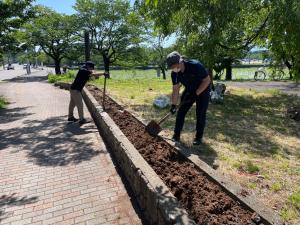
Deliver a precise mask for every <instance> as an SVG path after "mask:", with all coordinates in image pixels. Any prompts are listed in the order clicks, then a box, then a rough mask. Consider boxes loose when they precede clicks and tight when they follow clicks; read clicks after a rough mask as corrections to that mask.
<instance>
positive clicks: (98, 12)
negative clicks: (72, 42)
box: [74, 0, 143, 72]
mask: <svg viewBox="0 0 300 225" xmlns="http://www.w3.org/2000/svg"><path fill="white" fill-rule="evenodd" d="M74 8H75V10H76V11H77V13H78V14H77V16H78V17H79V18H80V20H81V21H82V27H83V28H85V29H88V30H89V31H90V34H91V45H92V48H93V50H94V51H95V52H96V53H99V54H100V55H101V56H102V58H103V63H104V67H105V71H107V72H109V66H110V64H111V63H114V62H116V60H118V59H120V58H122V57H123V58H124V57H125V56H126V55H127V54H128V52H130V51H131V50H132V49H136V48H137V47H138V45H139V43H141V41H142V37H141V34H143V23H142V21H141V20H140V17H139V15H138V14H136V13H135V12H134V11H133V10H132V9H131V8H130V4H129V1H124V0H77V2H76V4H75V7H74Z"/></svg>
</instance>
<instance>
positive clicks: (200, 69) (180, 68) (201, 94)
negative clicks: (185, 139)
mask: <svg viewBox="0 0 300 225" xmlns="http://www.w3.org/2000/svg"><path fill="white" fill-rule="evenodd" d="M166 63H167V66H168V68H170V69H171V70H172V73H171V77H172V83H173V92H172V106H171V108H170V112H171V113H172V114H175V113H176V111H177V106H176V104H177V101H178V97H179V90H180V87H181V85H183V86H184V87H185V89H184V91H183V94H182V96H181V102H182V103H181V104H180V107H179V108H178V112H177V116H176V124H175V129H174V135H173V138H172V139H173V140H174V141H176V142H177V141H180V133H181V130H182V128H183V124H184V119H185V116H186V114H187V112H188V111H189V109H190V108H191V107H192V105H193V104H194V102H196V114H197V123H196V135H195V139H194V141H193V145H200V144H201V143H202V138H203V132H204V128H205V122H206V111H207V108H208V103H209V94H210V82H211V79H210V77H209V75H208V73H207V71H206V69H205V68H204V66H203V65H202V64H201V63H200V62H198V61H197V60H185V59H183V58H182V56H181V55H180V54H179V53H178V52H176V51H174V52H171V53H170V54H169V55H168V56H167V59H166Z"/></svg>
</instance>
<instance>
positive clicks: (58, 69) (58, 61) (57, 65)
mask: <svg viewBox="0 0 300 225" xmlns="http://www.w3.org/2000/svg"><path fill="white" fill-rule="evenodd" d="M54 63H55V74H61V71H60V60H58V59H55V60H54Z"/></svg>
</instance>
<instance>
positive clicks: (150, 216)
mask: <svg viewBox="0 0 300 225" xmlns="http://www.w3.org/2000/svg"><path fill="white" fill-rule="evenodd" d="M55 86H59V87H60V88H64V89H69V86H70V85H69V84H66V83H56V84H55ZM82 95H83V99H84V101H85V104H86V105H87V108H88V109H89V111H90V113H91V115H92V117H93V119H94V122H95V124H96V125H97V127H98V129H99V131H100V134H101V136H102V138H103V139H104V141H105V143H106V145H107V146H108V147H109V148H110V150H111V151H110V152H111V153H112V154H113V155H114V158H115V159H116V160H117V162H118V166H119V167H120V169H121V170H122V172H123V173H124V174H125V176H126V177H125V179H126V180H127V181H128V184H129V185H130V187H131V189H132V190H133V192H134V195H135V197H136V199H137V201H138V204H139V206H140V207H141V209H142V211H143V214H144V216H145V217H146V219H147V221H148V222H149V223H150V224H153V225H154V224H155V225H174V224H176V225H180V224H182V225H193V224H195V222H194V221H193V220H191V219H190V218H189V216H188V213H187V211H186V210H185V209H183V208H181V206H180V204H179V202H178V200H177V198H176V197H175V196H174V195H173V194H172V193H171V192H170V191H169V189H168V187H167V186H166V185H165V184H164V183H163V181H162V180H161V179H160V178H159V177H158V175H157V174H156V173H155V172H154V170H153V169H152V168H151V167H150V165H149V164H148V163H147V162H146V161H145V160H144V158H143V157H142V156H141V155H140V153H139V152H138V151H137V150H136V149H135V147H134V146H133V145H132V144H131V142H130V141H129V140H128V139H127V137H126V136H125V135H124V134H123V132H122V131H121V130H120V129H119V127H118V126H117V125H116V124H115V122H114V121H113V120H112V119H111V118H110V116H109V115H108V114H107V113H106V112H104V111H103V108H102V106H100V105H99V103H98V102H97V101H96V99H95V98H94V97H93V96H92V95H91V93H90V92H89V91H88V90H87V89H86V88H84V89H83V91H82Z"/></svg>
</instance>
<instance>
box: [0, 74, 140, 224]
mask: <svg viewBox="0 0 300 225" xmlns="http://www.w3.org/2000/svg"><path fill="white" fill-rule="evenodd" d="M40 75H41V74H40ZM34 76H35V77H34ZM42 78H43V77H42ZM42 78H41V79H39V78H38V76H37V74H35V75H32V76H31V77H20V78H18V79H14V81H13V82H2V83H0V95H2V96H4V97H5V98H6V99H7V100H8V101H9V102H10V103H11V104H10V105H9V106H8V108H7V109H4V110H1V111H0V224H1V225H2V224H3V225H17V224H18V225H19V224H30V225H46V224H55V225H60V224H66V225H71V224H76V225H79V224H80V225H81V224H82V225H83V224H87V225H89V224H109V225H114V224H130V225H132V224H141V223H142V222H141V219H140V218H139V216H138V215H137V213H136V210H135V209H134V207H133V203H132V201H131V200H130V197H129V196H128V194H127V192H126V189H125V187H124V185H123V183H122V180H121V178H120V176H119V174H118V173H117V171H116V168H115V166H114V164H113V162H112V159H111V156H110V155H109V154H108V151H107V149H106V147H105V145H104V143H103V141H102V139H101V137H100V135H99V133H98V131H97V129H96V127H95V125H94V123H93V122H91V123H88V124H85V125H83V126H82V127H79V126H78V124H77V123H73V124H68V123H67V122H66V118H67V109H68V103H69V93H68V92H67V91H63V90H60V89H58V88H55V87H54V86H52V85H50V84H48V83H47V82H46V81H42V80H43V79H42ZM75 115H77V114H75ZM85 115H86V117H87V118H89V117H90V115H89V113H88V112H87V109H86V107H85Z"/></svg>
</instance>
